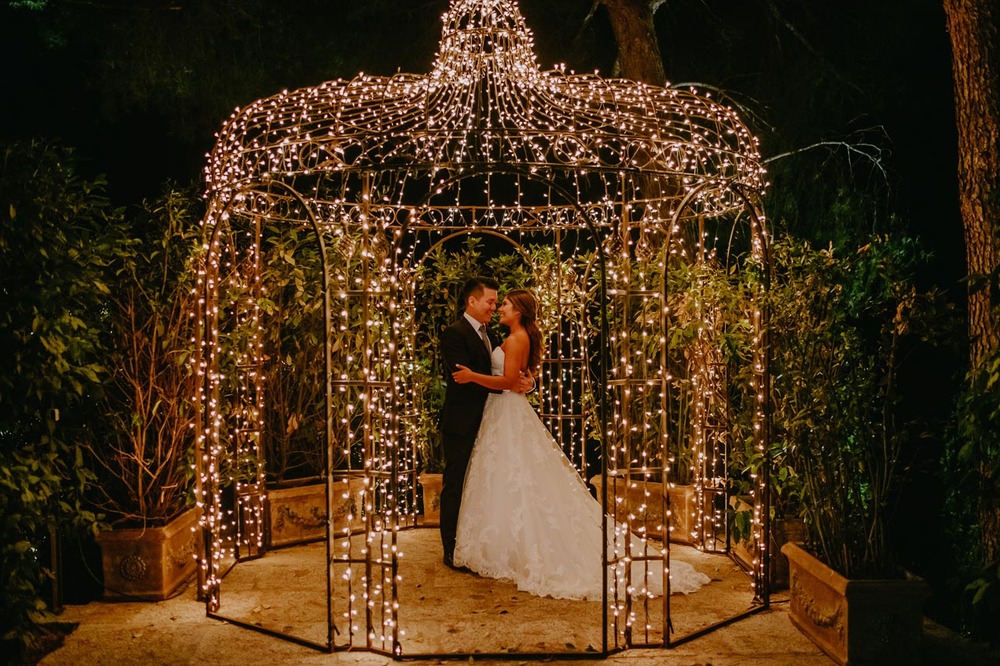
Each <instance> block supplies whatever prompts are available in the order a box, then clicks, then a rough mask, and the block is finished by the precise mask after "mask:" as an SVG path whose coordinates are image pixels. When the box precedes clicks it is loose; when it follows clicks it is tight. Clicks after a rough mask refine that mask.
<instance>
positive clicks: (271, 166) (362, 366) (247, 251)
mask: <svg viewBox="0 0 1000 666" xmlns="http://www.w3.org/2000/svg"><path fill="white" fill-rule="evenodd" d="M532 47H533V45H532V38H531V33H530V31H529V29H528V28H527V26H526V25H525V22H524V20H523V18H522V16H521V14H520V12H519V10H518V7H517V3H516V1H515V0H452V2H451V7H450V9H449V11H448V12H447V13H446V14H445V16H444V30H443V34H442V39H441V43H440V50H439V53H438V56H437V59H436V62H435V64H434V67H433V69H432V71H431V72H430V73H429V74H427V75H419V76H418V75H410V74H397V75H394V76H389V77H381V76H367V75H359V76H358V77H356V78H354V79H352V80H349V81H344V80H337V81H331V82H327V83H323V84H321V85H319V86H316V87H312V88H305V89H301V90H296V91H291V92H289V91H284V92H282V93H280V94H278V95H275V96H273V97H269V98H266V99H261V100H258V101H256V102H254V103H252V104H250V105H249V106H247V107H246V108H243V109H238V110H237V111H236V112H234V114H233V115H232V117H231V118H230V119H229V120H228V122H227V123H226V125H225V127H224V128H223V130H222V131H221V132H220V133H219V135H218V141H217V143H216V146H215V149H214V150H213V152H212V155H211V158H210V161H209V164H208V167H207V171H206V175H207V183H208V199H209V206H208V212H207V215H206V218H205V221H204V225H205V229H206V245H205V249H206V252H205V262H204V270H203V272H202V275H201V284H200V288H201V289H202V293H203V306H204V307H203V311H202V312H201V318H202V322H203V324H202V327H201V334H200V346H199V349H200V354H199V357H198V358H197V359H196V362H197V364H198V372H199V375H200V377H201V379H202V381H201V389H200V395H199V396H197V397H198V399H199V400H200V404H201V409H200V411H199V421H198V423H197V424H196V427H197V428H198V430H199V433H200V434H199V438H198V442H199V450H198V460H197V466H198V500H199V503H200V504H201V505H202V506H203V508H204V517H203V526H204V535H205V550H204V554H203V557H202V558H200V562H201V575H200V584H201V586H202V592H203V594H204V596H205V599H206V603H207V608H208V612H209V614H210V615H213V616H218V617H224V618H226V619H229V620H230V621H235V622H237V623H242V624H245V625H246V626H248V627H251V628H261V627H259V626H254V624H255V623H253V622H250V621H248V620H246V619H240V618H235V617H233V616H232V615H231V614H227V613H226V611H225V609H224V608H223V603H222V599H223V595H222V593H221V590H222V587H223V581H224V580H225V579H227V577H228V576H229V575H230V574H231V572H233V571H235V570H236V569H237V568H238V567H239V565H240V564H241V563H245V562H248V561H250V560H254V559H259V558H262V557H263V556H264V554H265V553H266V552H267V550H268V548H267V542H266V538H265V532H266V530H267V525H266V523H267V519H266V517H265V506H266V503H267V495H268V491H267V488H266V477H265V469H266V466H267V464H268V462H267V461H266V460H265V456H264V454H263V446H262V440H263V439H264V438H266V437H267V436H268V433H267V432H266V428H265V427H264V417H263V414H264V412H265V409H266V408H267V401H268V396H267V395H266V394H264V392H263V390H262V386H263V381H264V375H265V373H266V372H267V367H268V366H267V359H268V358H269V355H270V354H273V351H274V350H268V349H266V348H265V345H264V344H263V342H262V335H261V331H262V330H264V327H265V326H267V325H268V324H267V317H268V308H269V306H268V303H269V294H268V289H269V288H271V286H270V285H268V284H265V283H264V281H263V280H262V277H261V276H262V267H261V262H262V261H263V260H264V257H265V255H266V253H267V249H266V248H268V247H271V246H272V240H273V238H274V237H275V236H274V235H275V234H285V233H293V234H297V235H304V236H306V237H308V238H309V239H310V240H309V243H310V244H312V247H313V248H314V249H315V255H313V256H314V257H315V265H316V266H317V267H318V270H317V275H316V278H317V279H316V282H315V284H313V285H311V287H310V288H312V289H314V290H315V292H314V293H315V297H316V303H317V309H316V316H317V317H320V318H321V321H322V332H323V335H322V340H321V341H317V344H316V349H317V367H318V366H319V365H320V364H321V366H322V368H321V370H322V383H323V392H324V396H323V406H324V410H325V412H324V414H323V418H322V421H323V424H322V427H321V431H322V440H323V446H322V452H323V455H322V457H323V461H324V462H323V466H324V479H325V488H326V491H325V502H324V504H325V511H323V512H321V515H320V517H319V520H320V522H321V523H322V525H324V526H325V528H324V530H323V531H324V532H325V541H324V542H325V558H324V559H325V565H323V567H324V568H325V572H326V577H325V578H326V610H325V618H324V619H325V633H324V635H323V636H321V637H319V638H305V637H303V636H302V635H300V634H298V633H296V632H295V631H288V630H282V629H273V628H272V629H268V628H266V627H265V628H263V629H264V630H265V631H269V632H270V633H274V634H276V635H281V636H283V637H286V638H289V639H291V640H295V641H297V642H301V643H304V644H308V645H312V646H315V647H318V648H321V649H326V650H330V651H333V650H338V649H365V650H370V651H373V652H379V653H384V654H391V655H394V656H419V655H420V654H421V651H420V650H416V651H414V650H409V649H408V648H407V640H406V637H405V635H404V634H405V627H401V623H400V616H399V613H400V609H401V608H405V607H406V605H407V604H409V603H417V602H416V601H415V600H410V599H407V598H405V595H404V596H401V595H400V589H401V588H400V586H401V585H402V583H401V581H402V580H403V578H402V577H401V575H400V556H399V540H400V539H401V538H403V537H402V535H403V534H405V533H406V532H407V530H409V529H410V528H415V527H418V524H419V521H418V510H419V504H420V499H419V491H418V484H417V471H418V466H419V463H420V461H419V460H418V450H419V448H420V443H421V442H420V441H419V437H420V428H419V427H418V426H419V423H418V422H419V420H420V416H421V412H420V410H421V399H422V393H423V391H422V389H420V387H421V386H422V385H421V384H420V382H421V381H423V380H422V379H421V375H420V374H419V372H417V369H418V368H419V367H421V363H422V362H424V361H425V359H420V358H415V356H414V348H415V336H416V333H417V330H416V323H415V315H414V309H415V307H416V306H417V297H416V294H417V291H416V286H417V279H418V277H419V271H418V270H417V267H418V266H420V265H421V264H422V263H423V262H424V261H425V259H426V257H427V253H428V251H429V249H430V248H432V247H434V246H435V245H436V244H438V243H441V242H442V241H443V239H446V238H448V237H450V236H452V235H456V234H457V235H462V234H465V235H469V234H471V235H476V234H481V235H482V234H485V235H487V236H489V235H501V236H504V237H506V238H508V239H510V241H511V242H512V243H513V244H514V245H515V246H516V247H518V248H521V251H523V252H522V253H523V255H524V256H525V261H532V262H533V263H532V266H531V269H532V270H531V280H530V282H531V284H530V285H526V286H531V287H532V288H534V289H535V291H536V292H537V293H538V295H539V300H540V302H541V304H542V308H543V312H542V315H543V317H544V318H545V319H546V321H547V322H549V324H550V329H549V335H550V338H549V344H548V345H547V348H548V354H547V358H546V359H544V362H543V370H542V373H541V375H540V377H539V389H538V392H537V400H538V401H539V409H540V413H541V415H542V417H543V419H545V420H546V422H547V423H548V424H549V426H550V429H552V430H553V432H555V433H557V439H558V440H559V441H560V442H561V443H562V444H563V445H564V448H565V449H566V451H567V455H569V456H570V457H571V459H572V460H573V462H574V464H575V465H577V467H578V468H579V469H580V470H581V473H582V474H584V475H585V476H588V477H595V478H594V479H593V480H594V482H595V485H596V486H597V487H598V494H599V497H600V498H601V499H602V501H603V502H604V503H605V513H606V514H607V515H608V516H609V520H608V527H607V529H608V530H613V529H614V525H615V523H621V524H625V525H627V526H628V527H629V531H628V535H629V536H628V537H627V538H628V539H633V538H634V539H639V540H640V543H641V545H642V548H643V549H644V550H643V552H644V553H646V555H645V557H646V558H648V559H661V560H663V561H664V562H665V563H667V565H669V561H670V558H671V552H672V546H673V545H676V544H678V543H685V544H691V545H693V546H695V547H697V548H698V549H700V550H701V551H702V552H706V553H722V554H725V555H727V556H729V555H734V554H735V551H736V550H737V548H736V546H737V544H736V543H735V541H734V539H733V538H732V534H731V531H730V525H731V524H732V517H733V515H734V511H742V512H743V517H745V518H748V520H747V521H745V522H747V523H748V524H749V525H750V526H751V527H750V530H749V534H745V535H744V537H746V538H744V540H743V541H744V543H745V544H748V546H747V548H748V549H749V552H747V553H744V554H743V556H742V558H741V559H740V558H737V559H740V561H741V562H742V564H743V566H744V568H745V569H746V570H747V572H748V574H749V580H750V586H749V587H750V588H751V589H752V595H753V603H752V604H748V608H747V609H746V610H745V611H740V612H735V613H729V614H728V615H727V616H726V618H725V619H724V620H723V621H728V620H730V619H733V618H735V617H738V616H742V615H745V614H746V613H749V612H753V611H754V610H756V609H759V608H765V607H766V606H767V604H768V598H769V590H768V578H767V576H766V575H765V571H766V570H767V566H768V557H769V555H768V552H767V539H766V538H765V535H766V534H767V529H768V526H767V493H768V487H767V486H768V474H767V450H768V443H769V442H768V437H769V430H770V427H769V420H768V414H767V396H768V394H769V385H768V366H767V353H766V350H767V345H766V339H765V338H766V311H765V310H764V309H763V306H762V299H761V296H762V294H763V293H764V291H765V290H766V287H767V273H768V251H767V234H766V230H765V227H764V218H763V215H762V212H761V205H760V193H761V191H762V188H763V186H764V171H763V168H762V165H761V161H760V157H759V154H758V152H757V146H756V141H755V139H754V138H753V137H752V136H751V134H750V133H749V131H748V130H747V129H746V128H745V126H744V125H743V124H742V122H741V121H740V119H739V118H738V116H737V114H736V113H735V112H734V111H733V110H732V109H731V108H729V107H727V106H725V105H724V104H721V103H719V102H716V101H715V100H713V99H711V97H709V96H705V95H700V94H697V93H696V92H695V91H693V90H680V89H674V88H660V87H655V86H649V85H645V84H638V83H634V82H629V81H623V80H612V79H604V78H601V77H599V76H597V75H591V74H587V75H580V74H572V73H570V74H567V73H566V72H565V71H562V70H557V71H542V70H541V69H540V68H539V67H538V64H537V62H536V59H535V56H534V53H533V48H532ZM532 247H543V248H548V250H549V251H548V252H546V253H544V254H545V257H547V258H546V259H545V260H544V261H542V260H540V259H539V260H538V261H535V260H533V259H531V257H532V256H534V255H531V253H530V252H528V251H527V250H525V248H532ZM283 260H285V261H287V262H288V263H289V265H294V264H295V260H296V257H294V256H291V255H289V256H285V257H283ZM741 275H743V276H749V279H744V280H740V281H739V287H738V289H736V291H738V292H739V294H738V297H737V300H739V305H737V306H735V307H737V309H741V310H740V311H741V316H742V317H743V319H744V321H743V322H742V323H739V322H729V323H727V322H726V321H725V320H726V318H727V317H730V318H732V317H733V316H734V315H733V312H734V311H733V310H728V311H727V310H726V308H727V307H730V308H732V307H733V306H732V300H733V299H729V300H728V301H726V302H727V303H728V305H724V304H723V301H725V300H726V299H723V298H720V297H718V294H719V293H720V292H719V289H720V287H719V285H720V284H723V283H724V284H725V285H728V286H725V287H723V291H725V290H726V289H731V288H732V287H733V285H734V284H735V277H736V276H741ZM713 285H714V286H713ZM712 289H715V291H714V292H713V291H711V290H712ZM727 293H728V292H727ZM736 329H740V331H741V333H740V335H742V336H743V339H745V345H744V346H743V347H742V348H741V349H743V352H741V353H735V354H734V353H732V352H731V351H728V352H727V351H725V350H724V349H723V345H722V343H721V341H720V337H719V333H720V331H724V332H726V335H727V336H728V337H727V339H728V340H730V343H731V337H732V336H731V335H730V334H731V333H733V331H735V330H736ZM732 346H733V345H732V344H729V346H728V347H727V349H731V348H732ZM418 389H420V390H418ZM737 432H740V433H744V434H746V438H747V440H748V441H749V442H750V444H749V445H748V447H747V451H746V452H744V453H743V454H742V455H744V458H745V459H746V460H749V459H751V458H753V459H754V463H753V464H754V469H753V472H752V473H749V474H746V475H745V476H742V477H740V478H736V477H737V475H739V474H741V472H738V471H736V470H735V469H734V467H736V466H735V465H733V464H732V462H731V461H730V456H731V455H733V454H734V452H735V451H736V450H737V449H738V448H739V447H740V446H742V444H740V445H737V443H736V442H734V441H733V439H734V436H735V435H734V433H737ZM588 447H590V448H595V447H596V449H597V452H598V454H599V459H598V461H597V469H592V468H591V469H588V466H589V465H591V463H590V462H588V460H587V453H586V451H587V450H588ZM737 481H738V482H739V483H738V484H737V483H736V482H737ZM678 484H680V485H683V486H685V487H687V488H688V489H689V490H688V491H687V492H688V494H687V495H683V502H681V497H682V496H681V495H676V494H674V493H673V492H671V490H670V489H671V488H672V487H674V486H676V485H678ZM737 485H739V490H738V491H737V489H736V488H737ZM342 488H347V489H348V490H347V491H346V493H345V491H344V490H342ZM345 495H346V497H345ZM737 495H738V496H739V498H737ZM345 499H346V500H349V501H348V502H346V503H345V502H344V501H343V500H345ZM737 499H740V500H741V501H742V502H743V503H744V504H742V505H740V506H741V507H743V508H742V509H740V508H739V507H737V504H736V501H737ZM344 506H348V507H349V508H348V509H346V514H345V515H340V514H338V511H339V510H340V509H341V508H342V507H344ZM734 507H736V508H734ZM672 515H673V519H671V516H672ZM678 518H680V522H677V519H678ZM678 528H679V529H678ZM672 530H673V531H672ZM612 541H613V540H612ZM628 559H629V558H628V557H626V556H625V554H624V553H616V552H614V549H613V548H612V547H610V546H609V552H607V553H606V557H605V562H604V563H603V565H604V567H605V571H606V572H607V580H608V581H609V584H608V585H607V586H606V590H605V599H604V601H603V602H602V603H601V613H600V615H601V633H602V640H601V642H600V647H599V648H595V649H593V650H592V651H591V652H590V653H589V654H594V655H597V656H600V655H607V654H609V653H610V652H613V651H615V650H619V649H625V648H629V647H649V646H669V645H672V644H676V643H677V642H679V641H681V640H686V639H687V638H690V637H692V636H694V635H697V634H698V633H703V630H699V631H694V632H690V633H689V634H688V635H687V636H682V637H680V638H676V637H673V636H672V635H671V631H670V625H671V624H672V620H671V600H670V597H669V595H668V596H665V597H663V598H661V599H657V600H650V599H648V598H645V597H644V596H643V595H642V594H641V587H642V585H641V582H638V581H632V580H631V579H630V578H629V576H630V573H629V572H630V571H631V568H630V567H628V566H627V562H628ZM404 577H405V576H404ZM616 579H624V580H625V582H626V583H627V584H628V586H629V587H628V588H627V589H626V591H625V592H624V593H622V592H621V591H620V586H619V585H616V584H615V583H614V581H615V580H616ZM633 584H635V588H636V589H633V588H632V585H633ZM723 621H720V622H715V623H713V624H714V625H718V624H721V623H722V622H723ZM472 651H473V650H472V646H470V647H469V648H468V649H466V650H458V652H470V653H471V652H472ZM543 651H544V650H543ZM571 651H573V650H571ZM432 652H433V651H432ZM544 652H547V653H548V652H556V651H554V650H552V651H544Z"/></svg>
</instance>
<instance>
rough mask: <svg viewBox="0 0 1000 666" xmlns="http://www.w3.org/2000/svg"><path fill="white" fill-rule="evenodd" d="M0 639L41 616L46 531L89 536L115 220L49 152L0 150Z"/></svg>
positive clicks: (94, 521)
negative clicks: (91, 431)
mask: <svg viewBox="0 0 1000 666" xmlns="http://www.w3.org/2000/svg"><path fill="white" fill-rule="evenodd" d="M0 157H2V164H0V299H2V307H0V348H2V349H3V350H4V353H3V354H2V355H0V544H2V545H0V574H2V578H3V580H2V582H0V608H3V609H4V610H3V612H2V613H0V640H2V641H3V642H4V643H5V644H7V645H6V646H5V647H3V648H2V649H4V650H5V651H6V650H7V649H11V644H14V646H15V649H16V647H17V645H20V646H24V645H25V644H27V643H29V642H30V641H31V640H32V636H33V635H34V629H33V627H34V625H35V624H36V623H38V622H39V621H40V620H42V619H44V618H45V617H46V615H47V611H46V609H45V608H46V606H45V602H44V601H43V599H42V597H41V589H42V586H43V583H44V582H45V580H46V579H48V578H51V576H52V572H51V571H49V570H47V569H46V568H45V567H44V566H43V564H42V562H41V560H40V555H39V548H40V544H41V543H42V542H43V541H44V540H45V539H47V538H48V537H49V534H50V530H51V531H57V532H58V531H63V530H80V531H96V529H97V527H98V521H99V518H100V516H98V515H96V514H95V513H94V512H93V511H91V510H89V509H88V508H86V506H85V504H84V502H83V494H84V492H85V491H86V490H87V488H88V487H89V486H90V485H91V483H92V482H93V475H92V473H91V472H89V471H88V470H87V469H86V467H85V466H84V465H83V450H82V443H83V442H84V441H85V440H86V439H87V437H88V433H87V428H88V420H89V417H90V415H91V413H92V410H93V401H94V398H95V396H96V395H98V394H99V391H100V382H101V380H102V378H104V377H105V376H106V371H105V368H104V367H103V365H102V341H101V337H100V319H101V316H102V309H103V304H104V302H105V300H106V299H107V297H108V295H109V293H110V291H109V288H108V285H107V283H106V282H105V279H104V273H105V266H104V263H103V262H104V258H105V257H107V256H108V254H109V252H110V249H111V240H110V239H109V238H108V236H107V235H106V233H105V229H106V228H108V227H109V226H113V225H115V224H117V223H118V221H119V220H120V211H117V210H113V209H111V208H110V207H109V206H108V201H107V199H106V198H105V196H104V193H103V192H104V183H103V182H102V181H101V180H94V181H86V180H82V179H81V178H79V177H78V176H77V175H76V172H75V168H74V157H73V154H72V151H70V150H69V149H67V148H64V147H61V146H59V145H57V144H52V143H43V142H32V143H15V144H10V145H5V146H3V147H2V148H0Z"/></svg>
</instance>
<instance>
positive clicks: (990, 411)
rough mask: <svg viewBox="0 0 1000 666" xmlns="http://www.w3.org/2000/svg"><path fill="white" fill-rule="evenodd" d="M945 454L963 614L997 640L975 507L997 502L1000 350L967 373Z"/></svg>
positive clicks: (993, 589) (995, 576) (996, 596)
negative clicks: (962, 594) (962, 596)
mask: <svg viewBox="0 0 1000 666" xmlns="http://www.w3.org/2000/svg"><path fill="white" fill-rule="evenodd" d="M965 387H966V388H965V390H964V392H963V393H962V394H961V395H960V396H959V399H958V402H957V410H956V419H955V431H954V432H953V433H952V436H951V437H950V440H949V441H948V447H947V450H946V453H945V458H944V469H945V470H946V476H947V482H948V484H947V487H948V499H947V502H946V507H945V509H946V514H947V515H948V518H949V520H948V523H949V525H950V536H951V539H952V543H953V544H954V550H955V553H956V554H957V556H958V559H959V574H958V579H959V580H960V581H961V583H962V585H964V587H965V590H964V592H965V594H964V599H963V600H962V615H963V616H964V618H965V623H966V629H968V630H970V631H971V632H972V633H973V635H976V636H978V637H981V638H984V639H988V640H991V641H994V642H995V641H996V640H997V634H996V623H997V619H998V618H1000V563H998V562H988V561H986V558H985V552H984V550H985V549H984V547H983V535H982V534H981V532H980V530H979V524H980V521H979V520H978V512H979V511H981V510H982V507H983V506H986V507H989V506H997V504H998V503H1000V351H995V352H994V353H993V354H991V355H990V356H989V357H988V358H986V359H985V360H984V361H983V363H982V365H981V366H980V367H979V368H976V369H973V370H971V371H970V372H969V373H968V374H967V376H966V382H965Z"/></svg>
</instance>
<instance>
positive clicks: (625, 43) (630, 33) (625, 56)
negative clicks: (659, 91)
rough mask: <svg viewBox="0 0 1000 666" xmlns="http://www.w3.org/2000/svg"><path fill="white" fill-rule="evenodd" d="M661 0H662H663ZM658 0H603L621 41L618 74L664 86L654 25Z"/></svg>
mask: <svg viewBox="0 0 1000 666" xmlns="http://www.w3.org/2000/svg"><path fill="white" fill-rule="evenodd" d="M660 1H662V0H660ZM660 1H658V0H600V2H601V4H603V5H604V6H605V7H607V10H608V17H609V18H610V19H611V29H612V30H614V33H615V41H616V42H617V43H618V69H619V71H618V72H617V75H618V76H621V77H622V78H626V79H632V80H633V81H642V82H643V83H650V84H652V85H656V86H662V85H663V84H664V83H666V81H667V75H666V73H665V72H664V70H663V59H662V58H661V56H660V44H659V42H658V41H657V39H656V30H655V28H654V27H653V13H654V12H655V11H656V10H655V8H656V7H657V6H658V5H659V4H660Z"/></svg>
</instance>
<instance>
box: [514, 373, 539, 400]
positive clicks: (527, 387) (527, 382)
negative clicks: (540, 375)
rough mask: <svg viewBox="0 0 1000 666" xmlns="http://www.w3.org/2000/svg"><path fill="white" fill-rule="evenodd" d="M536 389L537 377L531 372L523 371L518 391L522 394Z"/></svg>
mask: <svg viewBox="0 0 1000 666" xmlns="http://www.w3.org/2000/svg"><path fill="white" fill-rule="evenodd" d="M534 390H535V378H534V377H532V376H531V374H530V373H525V372H524V371H521V376H520V381H519V383H518V386H517V392H518V393H520V394H522V395H523V394H525V393H530V392H531V391H534Z"/></svg>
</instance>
